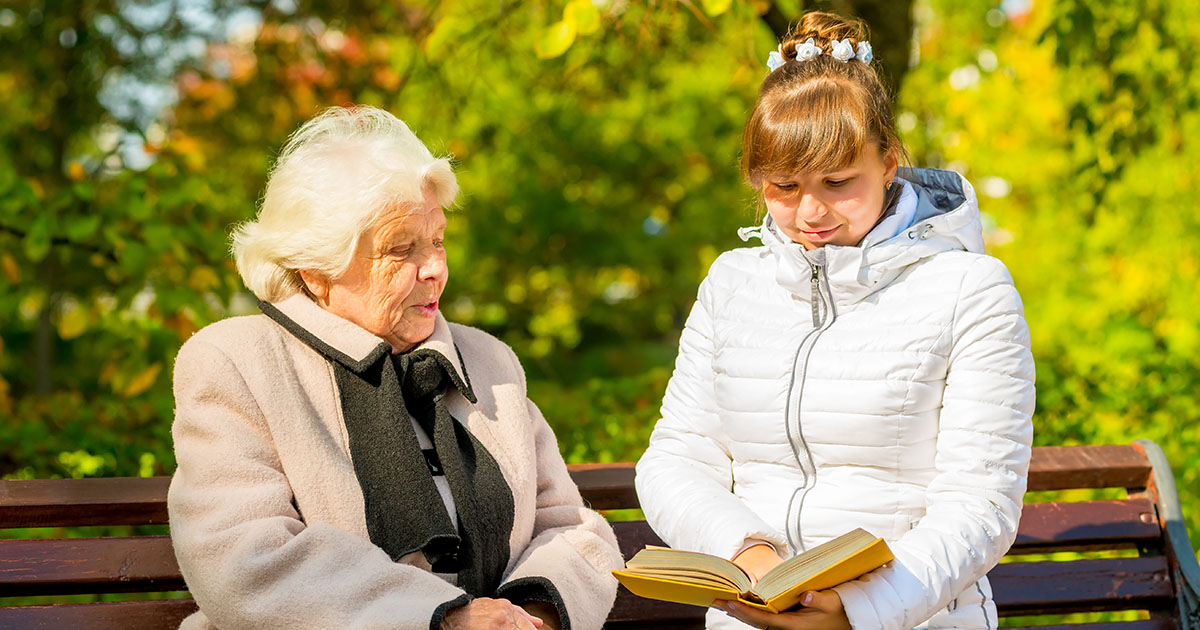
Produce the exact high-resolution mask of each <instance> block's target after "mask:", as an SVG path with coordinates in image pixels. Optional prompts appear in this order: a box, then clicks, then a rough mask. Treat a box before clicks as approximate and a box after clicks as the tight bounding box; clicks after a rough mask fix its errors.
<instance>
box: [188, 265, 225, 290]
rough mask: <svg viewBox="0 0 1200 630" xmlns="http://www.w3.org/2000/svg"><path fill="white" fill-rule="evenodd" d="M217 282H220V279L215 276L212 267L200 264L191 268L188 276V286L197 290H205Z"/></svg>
mask: <svg viewBox="0 0 1200 630" xmlns="http://www.w3.org/2000/svg"><path fill="white" fill-rule="evenodd" d="M218 284H221V279H220V278H218V277H217V272H215V271H213V268H212V267H209V266H207V265H201V266H199V267H196V268H195V269H193V270H192V274H191V277H189V278H188V286H190V287H191V288H193V289H195V290H197V291H201V292H203V291H207V290H209V289H211V288H213V287H215V286H217V285H218Z"/></svg>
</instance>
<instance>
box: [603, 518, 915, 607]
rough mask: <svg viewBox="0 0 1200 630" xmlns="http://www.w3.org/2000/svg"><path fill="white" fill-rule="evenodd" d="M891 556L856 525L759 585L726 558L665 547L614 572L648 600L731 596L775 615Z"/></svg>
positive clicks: (707, 601)
mask: <svg viewBox="0 0 1200 630" xmlns="http://www.w3.org/2000/svg"><path fill="white" fill-rule="evenodd" d="M892 559H893V556H892V551H891V550H890V549H888V546H887V543H885V542H884V541H883V539H882V538H876V537H875V536H872V535H871V534H870V533H868V532H867V531H865V530H862V529H855V530H853V531H850V532H847V533H845V534H842V535H841V536H838V537H837V538H834V539H833V540H830V541H829V542H826V543H824V544H821V545H818V546H816V547H813V548H812V549H809V550H808V551H805V552H804V553H801V554H800V555H798V556H795V557H792V558H790V559H788V560H785V561H784V562H783V564H780V565H779V566H777V567H775V568H774V569H771V570H770V571H769V572H768V573H767V574H766V575H764V576H763V577H762V579H761V580H759V581H758V584H752V583H751V581H750V578H749V577H748V576H747V575H746V573H745V572H744V571H742V570H741V568H739V567H738V566H737V565H735V564H734V563H732V562H730V561H728V560H725V559H724V558H718V557H717V556H710V555H708V554H706V553H698V552H695V551H680V550H678V549H669V548H666V547H646V548H645V549H643V550H641V551H639V552H637V554H636V555H634V556H633V557H632V558H630V559H629V562H626V563H625V569H624V570H619V571H613V575H615V576H616V577H617V581H619V582H620V583H621V584H623V585H624V586H625V588H627V589H629V590H630V591H631V592H632V593H633V594H634V595H639V596H641V597H645V598H648V599H661V600H665V601H668V602H678V603H680V604H692V605H693V606H710V605H712V603H713V601H714V600H718V599H730V600H738V601H740V602H742V603H743V604H746V605H747V606H752V607H754V608H758V609H760V610H767V611H770V612H773V613H778V612H783V611H785V610H789V609H791V608H794V607H795V606H796V605H797V604H799V603H800V596H801V595H803V594H804V592H805V591H819V590H823V589H827V588H829V587H831V586H837V585H838V584H841V583H842V582H847V581H849V580H853V579H855V578H857V577H859V576H861V575H863V574H864V573H867V572H869V571H873V570H874V569H877V568H879V567H880V566H883V565H884V564H885V563H888V562H891V561H892Z"/></svg>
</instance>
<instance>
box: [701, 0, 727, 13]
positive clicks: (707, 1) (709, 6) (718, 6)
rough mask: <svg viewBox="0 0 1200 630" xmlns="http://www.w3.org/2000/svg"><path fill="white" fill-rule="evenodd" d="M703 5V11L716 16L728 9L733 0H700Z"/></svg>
mask: <svg viewBox="0 0 1200 630" xmlns="http://www.w3.org/2000/svg"><path fill="white" fill-rule="evenodd" d="M701 3H702V4H703V5H704V12H705V13H707V14H708V15H709V16H711V17H716V16H718V15H721V14H722V13H724V12H726V11H728V10H729V5H730V4H732V3H733V0H701Z"/></svg>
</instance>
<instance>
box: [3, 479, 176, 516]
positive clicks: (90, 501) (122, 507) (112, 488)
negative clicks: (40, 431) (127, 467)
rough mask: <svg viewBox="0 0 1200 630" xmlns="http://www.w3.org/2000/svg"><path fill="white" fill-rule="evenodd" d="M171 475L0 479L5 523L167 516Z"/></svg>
mask: <svg viewBox="0 0 1200 630" xmlns="http://www.w3.org/2000/svg"><path fill="white" fill-rule="evenodd" d="M170 484H171V478H170V477H145V478H142V477H105V478H94V479H31V480H28V481H0V529H3V528H9V527H72V526H84V525H155V524H160V523H166V522H167V487H168V486H169V485H170Z"/></svg>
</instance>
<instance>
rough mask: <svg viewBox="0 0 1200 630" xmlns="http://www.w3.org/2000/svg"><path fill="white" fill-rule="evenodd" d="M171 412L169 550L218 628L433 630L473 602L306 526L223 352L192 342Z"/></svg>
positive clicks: (431, 578) (334, 533)
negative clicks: (445, 617) (175, 464)
mask: <svg viewBox="0 0 1200 630" xmlns="http://www.w3.org/2000/svg"><path fill="white" fill-rule="evenodd" d="M175 403H176V414H175V423H174V425H173V427H172V432H173V435H174V439H175V452H176V458H177V460H178V463H179V467H178V469H177V470H176V472H175V476H174V478H173V479H172V481H171V488H170V492H169V494H168V509H169V514H170V524H171V539H172V543H173V545H174V548H175V554H176V557H177V558H178V560H179V567H180V569H181V571H182V573H183V576H184V579H185V580H186V581H187V585H188V589H189V590H190V591H191V593H192V595H193V597H195V599H196V602H197V603H198V605H199V607H200V610H201V611H202V612H203V613H204V614H205V615H206V616H207V617H208V618H209V620H210V621H211V622H212V624H213V625H214V626H216V627H218V628H262V629H268V628H289V629H291V628H378V629H385V628H386V629H389V630H426V629H432V630H437V628H438V627H439V626H440V623H441V617H442V616H443V615H444V614H445V613H446V612H447V611H448V610H450V609H451V608H454V607H457V606H461V605H463V604H465V603H467V601H469V596H468V595H467V594H466V593H464V592H463V591H462V590H461V589H459V588H457V587H455V586H453V585H451V584H449V583H447V582H446V581H444V580H442V579H440V578H438V577H437V576H435V575H433V574H432V573H429V572H427V571H424V570H422V569H420V568H418V567H415V566H410V565H406V564H401V563H396V562H393V561H392V560H391V558H389V557H388V555H387V554H386V553H385V552H384V551H383V550H382V549H380V548H379V547H377V546H375V545H374V544H372V543H371V542H370V541H369V540H366V539H364V538H361V537H358V536H355V535H354V534H351V533H349V532H346V531H343V530H340V529H338V528H336V527H333V526H329V525H321V524H317V525H312V526H306V524H305V523H304V522H303V521H302V520H301V519H300V515H299V514H298V513H297V511H296V508H295V506H294V504H293V498H292V492H291V488H290V486H289V484H288V479H287V475H286V473H285V471H284V470H283V469H282V466H281V464H280V460H279V458H278V456H277V453H276V450H275V447H274V445H273V443H272V438H271V435H270V433H269V431H268V429H267V426H266V422H265V419H264V417H263V415H262V413H261V411H260V410H259V407H258V403H257V401H256V400H255V397H254V395H253V394H252V393H251V391H250V389H249V388H248V387H247V385H246V383H245V381H244V379H243V378H242V375H241V374H240V373H239V371H238V369H237V367H236V366H235V365H234V362H233V361H231V360H230V358H229V357H228V356H227V355H226V354H225V353H224V352H223V351H222V350H221V349H220V348H218V347H216V346H214V345H212V344H210V343H205V342H204V341H203V340H201V339H198V338H196V337H194V338H193V339H192V340H190V341H189V342H188V343H187V344H185V345H184V347H183V348H182V349H181V350H180V352H179V356H178V357H177V359H176V364H175ZM316 465H319V464H316Z"/></svg>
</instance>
